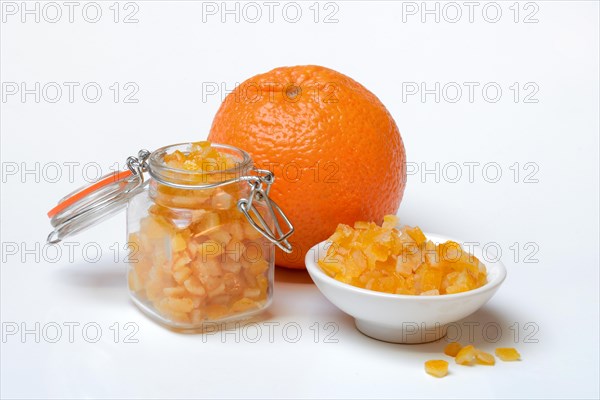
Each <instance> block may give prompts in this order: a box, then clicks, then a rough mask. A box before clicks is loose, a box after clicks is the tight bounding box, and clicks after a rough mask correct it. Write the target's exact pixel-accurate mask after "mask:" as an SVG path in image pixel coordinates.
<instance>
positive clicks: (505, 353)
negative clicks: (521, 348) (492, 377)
mask: <svg viewBox="0 0 600 400" xmlns="http://www.w3.org/2000/svg"><path fill="white" fill-rule="evenodd" d="M496 356H497V357H498V358H499V359H501V360H502V361H519V360H520V359H521V355H520V354H519V352H518V351H517V349H515V348H514V347H498V348H497V349H496Z"/></svg>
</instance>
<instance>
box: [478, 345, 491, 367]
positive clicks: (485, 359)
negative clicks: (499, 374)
mask: <svg viewBox="0 0 600 400" xmlns="http://www.w3.org/2000/svg"><path fill="white" fill-rule="evenodd" d="M475 362H476V363H477V364H481V365H496V358H494V356H493V355H491V354H490V353H486V352H485V351H482V350H479V349H477V353H476V354H475Z"/></svg>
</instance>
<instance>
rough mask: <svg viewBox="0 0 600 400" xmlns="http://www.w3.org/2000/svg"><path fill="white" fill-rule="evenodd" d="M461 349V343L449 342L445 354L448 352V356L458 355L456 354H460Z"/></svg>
mask: <svg viewBox="0 0 600 400" xmlns="http://www.w3.org/2000/svg"><path fill="white" fill-rule="evenodd" d="M460 349H462V346H461V344H460V343H458V342H452V343H448V345H446V347H445V348H444V354H446V355H447V356H450V357H456V355H457V354H458V352H459V351H460Z"/></svg>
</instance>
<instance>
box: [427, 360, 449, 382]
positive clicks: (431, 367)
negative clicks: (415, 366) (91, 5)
mask: <svg viewBox="0 0 600 400" xmlns="http://www.w3.org/2000/svg"><path fill="white" fill-rule="evenodd" d="M425 372H427V373H428V374H429V375H432V376H435V377H436V378H443V377H444V376H446V375H448V361H445V360H429V361H425Z"/></svg>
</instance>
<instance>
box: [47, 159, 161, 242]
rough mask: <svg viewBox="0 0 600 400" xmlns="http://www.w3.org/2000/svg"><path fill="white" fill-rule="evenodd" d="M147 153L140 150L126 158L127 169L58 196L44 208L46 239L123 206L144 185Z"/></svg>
mask: <svg viewBox="0 0 600 400" xmlns="http://www.w3.org/2000/svg"><path fill="white" fill-rule="evenodd" d="M149 155H150V152H148V151H147V150H142V151H140V152H139V154H138V158H136V157H129V158H128V159H127V166H128V168H129V169H127V170H125V171H117V172H111V173H109V174H106V175H104V176H103V177H101V178H100V179H99V180H98V182H95V183H93V184H91V185H86V186H83V187H81V188H79V189H77V190H75V191H74V192H72V193H70V194H68V195H67V196H65V197H64V198H62V199H61V200H60V201H59V202H58V204H57V205H56V207H54V208H53V209H52V210H50V211H48V214H47V215H48V217H49V218H50V224H51V225H52V227H53V228H54V230H53V231H52V232H51V233H50V235H48V238H47V242H48V243H51V244H54V243H58V242H60V241H61V240H63V239H64V238H66V237H68V236H71V235H74V234H76V233H78V232H81V231H83V230H85V229H87V228H89V227H91V226H93V225H95V224H97V223H99V222H101V221H104V220H106V219H107V218H109V217H111V216H113V215H115V214H116V213H118V212H120V211H121V210H123V209H124V208H125V207H126V206H127V202H128V201H129V199H130V198H131V197H133V196H134V195H135V194H137V193H138V192H139V191H140V190H141V189H143V187H144V186H145V183H146V182H144V175H143V172H144V171H143V168H144V166H143V165H144V162H145V159H146V158H147V157H148V156H149Z"/></svg>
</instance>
